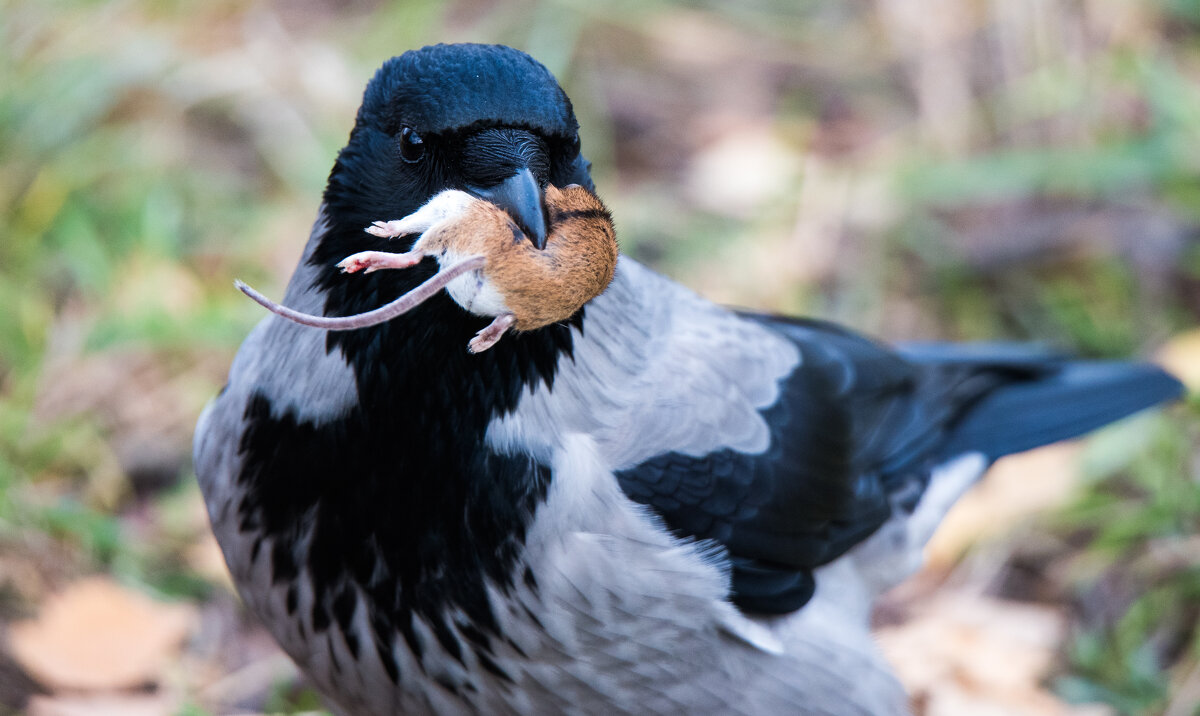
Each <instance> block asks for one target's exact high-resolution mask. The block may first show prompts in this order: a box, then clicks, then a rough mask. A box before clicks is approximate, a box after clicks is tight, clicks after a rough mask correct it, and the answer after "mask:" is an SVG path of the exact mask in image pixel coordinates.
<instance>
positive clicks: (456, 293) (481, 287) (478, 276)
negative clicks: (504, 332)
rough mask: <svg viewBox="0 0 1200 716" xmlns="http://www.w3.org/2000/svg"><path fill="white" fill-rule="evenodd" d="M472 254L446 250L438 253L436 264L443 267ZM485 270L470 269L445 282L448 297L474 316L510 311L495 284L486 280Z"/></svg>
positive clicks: (500, 313)
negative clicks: (468, 271)
mask: <svg viewBox="0 0 1200 716" xmlns="http://www.w3.org/2000/svg"><path fill="white" fill-rule="evenodd" d="M473 255H474V254H460V253H458V252H457V251H453V250H448V251H446V252H445V253H444V254H441V255H439V256H438V257H437V261H438V265H439V266H441V267H442V268H443V269H445V268H447V267H449V266H453V265H454V264H457V263H459V262H460V261H462V260H464V259H468V258H471V256H473ZM486 270H487V269H486V267H484V268H483V269H480V270H478V271H471V272H470V273H465V274H463V275H462V276H459V277H458V278H456V279H454V280H453V281H451V282H450V283H448V284H446V292H447V293H449V294H450V298H453V299H454V302H455V303H457V304H458V305H460V306H462V307H463V309H464V310H466V311H467V312H469V313H473V314H475V315H476V316H489V317H491V316H499V315H502V314H505V313H512V311H511V310H509V308H508V305H507V304H506V303H505V302H504V296H502V295H500V291H499V290H497V289H496V286H495V284H493V283H492V282H491V281H490V280H488V278H487V275H486V273H485V271H486Z"/></svg>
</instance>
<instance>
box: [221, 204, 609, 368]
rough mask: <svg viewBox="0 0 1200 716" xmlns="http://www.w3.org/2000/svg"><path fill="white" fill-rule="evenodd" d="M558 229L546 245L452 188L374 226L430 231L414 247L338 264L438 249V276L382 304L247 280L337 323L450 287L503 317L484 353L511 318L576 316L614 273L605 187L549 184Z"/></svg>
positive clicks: (388, 261)
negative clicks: (324, 304) (323, 307)
mask: <svg viewBox="0 0 1200 716" xmlns="http://www.w3.org/2000/svg"><path fill="white" fill-rule="evenodd" d="M545 201H546V210H547V214H548V219H549V221H548V226H549V236H548V237H547V239H546V247H545V248H544V249H538V248H537V247H536V246H534V245H533V243H532V242H531V241H529V240H528V239H527V238H526V237H525V235H524V234H523V233H522V231H521V229H520V228H518V226H517V225H516V223H515V222H514V221H513V220H512V219H511V218H510V217H509V215H508V214H506V213H505V212H504V210H502V209H500V208H499V207H497V206H496V205H494V204H491V203H489V202H487V201H484V200H483V199H479V198H476V197H474V196H471V195H470V194H467V193H465V192H461V191H456V190H453V189H448V190H446V191H443V192H441V193H440V194H438V195H436V196H434V197H433V199H431V200H429V202H428V203H426V204H425V205H424V206H422V207H421V208H420V209H418V210H417V211H416V212H414V213H412V214H410V215H408V216H406V217H405V218H403V219H398V220H395V221H387V222H384V221H377V222H375V223H374V224H373V225H371V226H370V227H367V229H366V230H367V231H368V232H370V233H371V234H374V235H375V236H381V237H388V238H391V237H396V236H403V235H407V234H415V233H421V238H419V239H417V241H416V242H415V243H414V244H413V246H412V249H411V250H410V251H407V252H405V253H389V252H385V251H362V252H359V253H357V254H353V255H351V256H348V257H346V258H345V259H343V260H342V261H341V262H340V263H339V264H338V266H340V267H341V268H342V270H343V271H345V272H347V273H355V272H358V271H365V272H366V273H370V272H371V271H378V270H382V269H400V268H408V267H410V266H415V265H416V264H417V263H419V262H420V261H421V259H422V258H424V257H425V256H433V257H434V258H436V259H437V261H438V264H439V266H440V267H441V271H439V272H438V274H437V275H435V276H434V277H433V278H431V279H429V280H428V281H426V282H425V283H423V284H421V285H420V286H418V287H417V288H415V289H413V290H412V291H410V292H408V293H406V294H405V295H403V296H401V297H400V298H398V299H396V300H395V301H393V302H391V303H389V304H386V305H384V306H381V307H380V308H377V309H374V310H372V311H368V312H366V313H360V314H356V315H353V316H344V317H329V316H312V315H309V314H304V313H299V312H297V311H293V310H291V309H289V308H287V307H285V306H281V305H279V304H276V303H274V302H273V301H271V300H270V299H267V298H265V297H264V296H262V295H261V294H259V293H258V292H257V291H254V289H251V288H250V287H249V286H246V285H245V284H242V283H241V282H238V288H239V289H241V290H242V291H243V292H244V293H246V295H248V296H250V297H251V298H253V299H254V300H255V301H257V302H258V303H260V304H262V305H263V306H265V307H266V308H268V309H269V310H271V311H273V312H275V313H278V314H279V315H281V316H283V317H285V318H288V319H291V320H293V321H296V322H298V323H303V324H305V325H312V326H316V327H319V328H325V329H328V330H349V329H353V328H363V327H366V326H373V325H376V324H379V323H383V322H384V321H388V320H390V319H392V318H395V317H396V316H399V315H401V314H402V313H404V312H406V311H408V310H411V309H412V308H413V307H415V306H417V305H419V304H420V303H421V302H422V301H424V300H426V299H428V298H429V297H430V296H432V295H434V294H435V293H437V291H439V290H441V289H442V288H445V289H446V290H447V292H448V293H449V294H450V296H451V297H452V298H453V299H454V300H455V301H456V302H457V303H458V304H459V305H460V306H462V307H463V308H464V309H466V310H467V311H470V312H471V313H474V314H476V315H481V316H493V317H494V319H495V320H493V321H492V323H491V324H489V325H488V326H487V327H485V328H484V329H483V330H481V331H479V332H478V333H477V334H476V335H475V337H474V338H472V339H471V341H470V342H469V343H468V346H467V347H468V350H470V351H471V352H472V353H479V352H481V351H485V350H487V349H488V348H491V347H492V346H493V345H495V344H496V342H497V341H499V340H500V338H502V337H503V336H504V334H505V332H507V331H508V330H509V329H510V328H512V329H514V330H517V331H529V330H533V329H536V328H541V327H542V326H546V325H549V324H551V323H555V322H557V321H562V320H565V319H567V318H570V317H571V316H573V315H574V314H575V313H576V312H577V311H578V310H579V309H580V308H581V307H582V306H583V304H585V303H587V302H588V301H589V300H591V299H592V298H594V297H595V296H597V295H599V294H600V292H602V291H603V290H604V289H605V288H607V286H608V284H609V283H610V282H611V281H612V278H613V272H614V271H615V270H616V265H617V242H616V234H615V232H614V230H613V225H612V217H611V215H610V214H609V213H608V210H607V209H606V208H605V207H604V204H603V203H602V202H601V201H600V199H599V198H598V197H597V196H596V195H595V194H592V193H591V192H589V191H588V190H587V189H584V188H583V187H581V186H578V185H574V184H573V185H570V186H567V187H564V188H562V189H558V188H556V187H554V186H547V187H546V191H545Z"/></svg>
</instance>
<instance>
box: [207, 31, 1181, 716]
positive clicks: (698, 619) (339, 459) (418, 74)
mask: <svg viewBox="0 0 1200 716" xmlns="http://www.w3.org/2000/svg"><path fill="white" fill-rule="evenodd" d="M577 130H578V127H577V123H576V120H575V116H574V113H573V111H572V108H571V103H570V101H569V100H568V99H567V96H566V94H564V92H563V90H562V89H561V88H560V87H559V85H558V83H557V82H556V80H555V79H554V77H553V76H552V75H551V74H550V73H549V72H548V71H547V70H546V68H545V67H543V66H542V65H541V64H539V63H538V62H536V61H535V60H534V59H532V58H531V57H529V56H528V55H526V54H524V53H521V52H519V51H516V50H513V49H511V48H507V47H500V46H486V45H437V46H432V47H426V48H423V49H420V50H415V51H411V52H407V53H405V54H403V55H401V56H399V57H396V58H393V59H391V60H389V61H387V62H386V63H384V65H383V66H382V68H380V69H379V71H378V72H377V73H376V75H375V76H374V78H373V79H372V80H371V81H370V83H369V84H368V85H367V88H366V92H365V95H364V97H363V103H362V107H361V108H360V109H359V111H358V115H357V119H356V123H355V126H354V129H353V131H352V132H351V134H350V138H349V142H348V144H347V145H346V147H345V148H344V149H343V150H342V151H341V152H340V153H339V155H338V157H337V160H336V162H335V164H334V167H333V170H332V172H331V173H330V175H329V181H328V185H327V188H326V190H325V194H324V200H323V203H322V205H321V207H320V210H319V212H318V214H317V219H316V223H315V225H314V227H313V230H312V234H311V236H310V237H309V240H308V244H307V246H306V248H305V250H304V253H303V256H302V258H301V259H300V263H299V265H298V267H297V268H296V270H295V273H294V274H293V276H292V278H291V282H290V283H289V285H288V288H287V292H286V295H285V297H284V303H285V304H287V305H288V306H290V307H292V308H295V309H297V310H298V311H303V312H306V313H310V314H316V315H324V316H346V315H352V314H357V313H361V312H364V311H367V310H370V309H374V308H376V307H378V306H381V305H384V304H386V303H388V302H389V301H392V300H394V299H396V298H397V297H399V296H401V295H403V294H405V293H407V292H408V291H409V290H411V289H413V288H414V287H416V286H418V285H419V284H421V283H422V282H424V281H425V280H427V279H429V278H430V277H431V276H433V275H434V273H435V272H436V270H437V265H436V262H435V261H434V260H432V259H429V258H427V259H425V260H423V261H422V262H421V263H419V264H417V265H415V266H413V267H411V268H406V269H404V270H402V271H377V272H374V273H370V274H369V275H364V274H355V275H347V274H344V273H343V272H342V271H341V270H340V269H339V268H338V263H339V262H340V261H342V260H343V259H345V258H346V257H347V256H350V255H352V254H355V253H357V252H361V251H388V252H395V251H404V250H407V249H411V248H412V243H413V241H414V240H415V239H416V236H415V235H411V236H408V237H403V236H401V237H398V238H386V237H380V236H375V235H373V234H371V233H367V232H365V231H363V228H364V227H366V226H370V225H371V224H372V222H375V221H379V220H389V219H395V218H396V217H405V216H408V215H410V214H412V213H413V212H415V211H416V210H417V209H418V208H419V207H421V206H423V205H424V204H426V203H427V202H428V201H429V200H430V199H431V198H433V197H434V196H436V195H438V194H439V193H441V192H443V191H445V190H448V189H449V190H455V191H458V192H464V193H466V194H469V195H471V196H473V197H476V198H479V199H482V200H485V201H487V202H490V203H492V204H494V205H495V206H496V207H498V208H499V209H501V210H503V211H504V212H506V213H507V214H508V216H509V217H510V218H511V220H512V222H513V223H514V224H515V225H516V226H517V227H518V228H519V229H520V234H521V235H522V236H523V237H524V240H527V241H529V242H531V243H532V244H533V245H534V247H535V248H536V249H540V248H542V247H544V246H545V244H546V240H547V236H548V235H550V234H552V232H553V223H552V221H551V219H550V218H549V216H548V212H547V208H546V201H545V194H546V188H547V186H554V187H566V186H568V185H571V184H578V185H581V186H582V187H584V188H585V189H587V190H588V191H591V192H594V191H595V187H594V185H593V183H592V180H591V178H590V176H589V167H590V165H589V163H588V162H587V161H586V160H585V159H584V158H583V156H582V155H581V154H580V143H579V136H578V133H577ZM530 280H531V281H532V280H533V279H532V278H531V279H530ZM531 290H536V285H532V286H531ZM459 298H461V296H460V297H459ZM469 308H471V307H470V306H464V305H461V304H460V303H459V302H458V301H457V300H456V294H454V293H453V292H450V291H442V292H439V293H437V294H436V295H434V296H432V297H431V298H429V300H427V301H425V302H424V303H422V304H420V305H419V306H416V307H415V308H413V309H412V310H410V311H408V312H407V313H405V314H404V315H401V316H399V317H396V318H395V319H394V320H391V321H388V322H385V323H382V324H380V325H375V326H370V327H366V328H360V329H357V330H348V331H326V330H321V329H319V328H312V327H308V326H301V325H297V324H295V323H293V322H290V321H287V320H284V319H282V318H280V317H279V316H276V315H270V316H267V317H266V318H265V319H264V320H263V321H262V322H261V323H260V324H259V325H258V326H257V327H256V328H255V329H254V330H253V331H252V332H251V334H250V335H249V336H248V337H247V339H246V341H245V343H244V344H243V345H242V347H241V350H240V351H239V353H238V355H237V357H236V359H235V360H234V362H233V365H232V368H231V370H230V374H229V381H228V384H227V385H226V386H225V388H224V389H223V390H222V391H221V393H220V395H219V396H217V398H216V399H215V400H214V401H213V402H212V403H211V404H210V405H209V407H208V408H207V409H206V410H205V412H204V414H203V415H202V416H201V418H200V422H199V425H198V426H197V429H196V440H195V463H196V472H197V476H198V478H199V481H200V485H201V488H202V490H203V493H204V497H205V500H206V503H207V505H208V511H209V516H210V518H211V521H212V527H213V530H214V532H215V534H216V536H217V540H218V541H219V543H220V545H221V548H222V550H223V551H224V554H225V558H226V560H227V562H228V564H229V568H230V570H231V572H232V575H233V578H234V580H235V582H236V584H237V588H238V590H239V592H240V593H241V595H242V597H243V598H244V600H245V603H246V604H247V605H248V606H249V608H250V609H251V610H252V611H253V612H254V613H255V614H256V615H257V616H258V617H259V618H260V619H261V620H262V622H263V623H264V624H265V625H266V626H267V628H268V629H269V630H270V631H271V633H272V634H273V635H274V636H275V638H276V639H277V640H278V641H279V643H280V644H281V645H282V646H283V648H284V649H285V650H286V651H287V652H288V654H290V655H291V657H292V658H293V659H295V661H296V663H297V664H299V666H300V668H301V669H302V670H303V671H304V672H305V674H307V676H308V677H309V678H310V679H311V681H312V682H313V683H314V684H315V685H316V687H317V688H318V689H320V691H321V692H323V694H324V695H325V696H326V697H327V698H328V699H329V701H330V704H331V706H332V707H333V708H334V709H335V710H336V711H337V712H339V713H343V714H395V713H406V714H408V713H411V714H416V713H446V714H458V713H486V714H493V713H519V714H532V713H606V714H607V713H618V712H632V713H639V714H647V713H721V714H777V713H812V714H839V715H841V714H863V715H867V714H900V713H905V712H906V711H907V708H908V707H907V700H906V697H905V694H904V692H903V689H902V688H901V686H900V685H899V683H898V682H897V680H896V679H895V677H894V676H893V675H892V673H891V671H890V669H889V668H888V666H887V664H886V663H885V662H884V660H883V658H882V657H881V656H880V654H879V652H878V650H877V649H876V647H875V645H874V643H873V642H872V638H871V635H870V633H869V629H868V626H869V613H870V609H871V604H872V600H873V599H874V597H875V596H876V595H878V594H879V593H880V591H881V590H883V589H886V588H887V587H889V586H891V585H893V584H895V583H897V582H898V581H900V580H902V579H903V578H904V577H905V576H906V575H908V574H909V573H911V572H912V570H913V569H915V568H916V567H917V566H918V565H919V563H920V559H921V551H922V547H923V546H924V544H925V542H926V540H927V539H928V538H929V536H930V535H931V534H932V532H933V530H934V529H935V528H936V526H937V524H938V522H939V521H940V520H941V518H942V516H943V515H944V514H945V512H946V510H947V509H948V508H949V506H950V505H952V504H953V503H954V501H955V499H956V498H957V497H958V496H959V495H960V494H962V493H963V491H964V490H966V489H967V488H968V487H969V486H970V485H971V484H972V483H974V482H975V481H976V480H978V479H979V478H980V476H981V475H982V474H983V473H984V471H985V470H986V469H987V467H988V466H989V465H990V464H991V463H992V462H993V461H995V460H996V459H997V458H999V457H1001V456H1003V455H1007V454H1009V453H1013V452H1018V451H1022V450H1027V449H1030V448H1033V447H1037V446H1039V445H1044V444H1047V443H1051V442H1055V441H1058V440H1063V439H1066V438H1071V437H1074V436H1077V435H1080V434H1082V433H1084V432H1086V431H1089V430H1092V429H1094V428H1096V427H1098V426H1101V425H1103V424H1105V423H1108V422H1111V421H1113V420H1117V419H1119V418H1121V417H1123V416H1126V415H1128V414H1130V413H1133V412H1136V411H1139V410H1142V409H1144V408H1147V407H1149V406H1152V405H1155V404H1157V403H1160V402H1163V401H1167V400H1171V399H1173V398H1175V397H1177V396H1179V395H1180V393H1181V386H1180V384H1179V383H1178V382H1177V381H1176V380H1175V379H1173V378H1171V377H1170V376H1168V375H1167V374H1165V373H1164V372H1162V371H1161V370H1159V369H1158V368H1156V367H1153V366H1150V365H1144V364H1137V363H1101V362H1081V361H1072V360H1068V359H1065V358H1063V357H1062V356H1058V355H1051V354H1048V353H1046V352H1044V351H1041V350H1037V349H1032V348H1026V347H1022V346H1015V345H1009V344H1001V345H995V344H993V345H977V346H954V345H926V346H920V347H912V348H907V349H905V348H900V349H896V348H892V347H888V346H885V345H881V344H880V343H877V342H875V341H872V340H870V339H867V338H864V337H862V336H859V335H857V334H855V333H853V332H851V331H848V330H845V329H843V328H839V327H837V326H834V325H831V324H828V323H823V322H819V321H812V320H799V319H791V318H781V317H776V316H768V315H759V314H751V313H739V312H735V311H731V310H728V309H725V308H722V307H720V306H716V305H714V304H712V303H709V302H708V301H705V300H704V299H702V298H700V297H699V296H697V295H695V294H694V293H692V292H690V291H688V290H687V289H685V288H683V287H681V286H679V285H677V284H675V283H672V282H671V281H669V280H667V279H666V278H664V277H662V276H659V275H658V274H656V273H654V272H653V271H650V270H648V269H647V268H645V267H643V266H641V265H639V264H637V263H636V262H634V261H632V260H630V259H628V258H626V257H621V258H620V259H619V261H618V263H617V266H616V270H615V276H614V277H613V280H612V283H611V284H610V285H609V286H608V288H607V290H605V291H604V292H603V293H601V294H600V295H599V296H597V297H595V298H593V299H592V300H590V301H589V302H587V303H586V304H585V305H584V306H583V307H582V308H580V309H579V310H578V311H575V312H574V313H573V314H572V315H571V316H570V317H569V318H568V319H566V320H561V321H557V322H553V323H550V324H549V325H545V326H542V327H539V328H536V329H532V330H525V331H519V332H516V333H513V334H511V335H508V336H506V337H505V338H504V339H503V340H500V341H499V342H497V343H496V344H495V345H494V346H492V347H491V348H490V349H488V350H486V351H483V352H480V353H477V354H474V353H471V352H469V351H467V350H466V349H465V344H466V342H467V341H468V340H469V339H470V338H471V337H472V336H474V335H476V334H477V333H479V332H480V331H481V330H483V329H485V328H486V327H487V326H488V325H489V321H490V320H491V319H490V318H489V316H486V315H484V316H481V315H476V313H474V312H472V311H471V310H468V309H469Z"/></svg>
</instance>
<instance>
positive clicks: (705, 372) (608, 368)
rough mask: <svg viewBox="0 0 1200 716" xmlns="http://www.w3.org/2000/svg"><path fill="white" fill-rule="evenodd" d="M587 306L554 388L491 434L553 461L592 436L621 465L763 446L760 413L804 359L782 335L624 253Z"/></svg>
mask: <svg viewBox="0 0 1200 716" xmlns="http://www.w3.org/2000/svg"><path fill="white" fill-rule="evenodd" d="M585 310H586V314H585V315H586V317H585V319H584V324H583V329H582V334H579V333H577V334H576V335H575V348H574V355H573V357H570V356H563V357H562V358H561V359H560V360H559V366H558V369H559V370H558V374H557V375H556V376H555V378H554V385H553V389H549V390H548V389H547V388H546V387H545V386H542V385H539V386H537V387H535V388H533V389H527V390H526V391H525V393H524V394H523V395H522V396H521V400H520V402H519V403H518V406H517V409H516V411H514V412H513V413H512V414H511V415H508V416H505V417H503V418H499V419H497V420H495V421H493V423H492V424H491V426H490V427H489V430H488V440H489V442H490V443H491V444H492V445H493V446H494V447H496V448H498V449H501V450H509V449H511V450H524V451H530V452H532V453H533V454H535V455H538V456H540V457H542V458H543V459H545V458H548V456H549V454H550V452H551V451H552V449H553V446H554V445H556V444H558V442H559V439H560V438H561V436H562V435H564V434H566V433H569V432H577V433H583V434H586V435H590V436H591V437H592V438H593V439H594V440H595V441H596V445H597V447H598V449H599V451H600V454H601V455H602V456H603V457H604V459H605V461H606V462H607V464H608V465H610V466H611V467H612V469H614V470H620V469H624V468H628V467H632V466H634V465H637V464H638V463H641V462H643V461H645V460H647V459H649V458H651V457H654V456H656V455H660V454H663V453H667V452H679V453H683V454H686V455H694V456H702V455H706V454H708V453H711V452H713V451H714V450H720V449H722V448H732V449H735V450H739V451H742V452H747V453H758V452H762V451H764V450H766V449H767V447H768V443H769V439H770V434H769V431H768V428H767V424H766V422H765V421H764V420H763V419H762V416H761V415H759V413H758V411H759V410H761V409H763V408H766V407H768V406H770V405H771V404H772V403H774V402H775V400H777V399H778V396H779V383H780V380H781V379H783V378H785V377H786V376H788V375H789V374H791V372H792V371H793V370H795V368H796V366H797V365H798V364H799V362H800V355H799V351H798V350H797V349H796V347H795V346H794V345H792V344H791V343H789V342H788V341H787V340H785V339H784V338H781V337H780V336H777V335H775V334H774V333H772V332H770V331H769V330H767V329H765V328H763V327H762V326H759V325H757V324H755V323H753V322H751V321H746V320H743V319H741V318H739V317H738V316H737V315H736V314H734V313H733V312H731V311H729V310H727V309H724V308H721V307H719V306H715V305H713V304H711V303H709V302H707V301H705V300H704V299H702V298H700V297H699V296H697V295H696V294H694V293H692V292H690V291H688V290H687V289H685V288H683V287H681V286H679V285H677V284H675V283H672V282H671V281H669V280H667V279H665V278H663V277H661V276H658V275H657V274H655V273H653V272H651V271H649V270H647V269H646V268H644V267H642V266H641V265H639V264H637V263H636V262H634V261H632V260H630V259H628V258H626V257H624V256H622V257H621V259H620V263H619V264H618V265H617V273H616V277H615V278H614V280H613V283H612V285H610V286H609V288H608V290H607V291H605V292H604V293H603V294H601V295H600V296H598V297H596V298H595V299H593V300H592V301H591V302H590V303H589V304H588V305H587V308H586V309H585Z"/></svg>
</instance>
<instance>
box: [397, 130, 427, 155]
mask: <svg viewBox="0 0 1200 716" xmlns="http://www.w3.org/2000/svg"><path fill="white" fill-rule="evenodd" d="M423 156H425V140H424V139H421V135H419V134H417V133H416V132H414V131H413V130H412V128H411V127H405V128H404V129H401V130H400V157H401V158H402V159H403V160H404V161H406V162H409V163H410V164H411V163H412V162H416V161H419V160H420V159H421V157H423Z"/></svg>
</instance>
